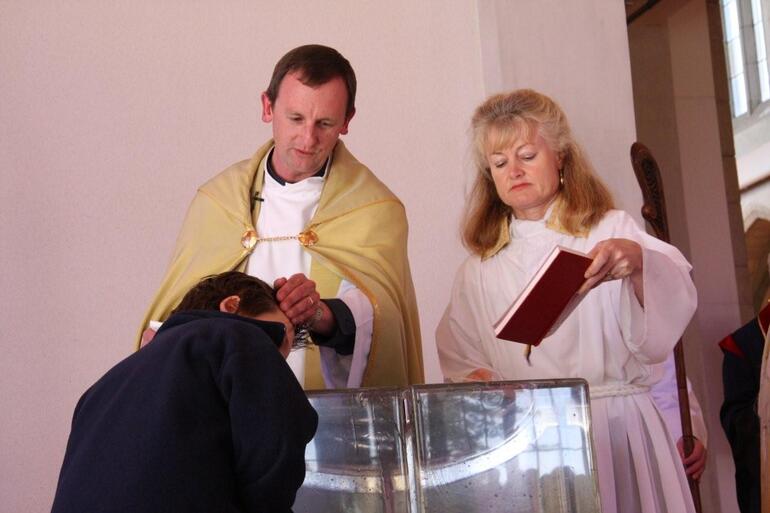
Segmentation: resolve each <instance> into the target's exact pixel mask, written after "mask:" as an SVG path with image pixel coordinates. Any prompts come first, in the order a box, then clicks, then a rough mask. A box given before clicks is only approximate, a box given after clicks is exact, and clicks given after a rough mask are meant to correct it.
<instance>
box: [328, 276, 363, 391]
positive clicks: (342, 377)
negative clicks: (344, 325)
mask: <svg viewBox="0 0 770 513" xmlns="http://www.w3.org/2000/svg"><path fill="white" fill-rule="evenodd" d="M337 298H338V299H340V300H342V301H343V302H344V303H345V305H346V306H347V307H348V308H349V309H350V313H351V314H353V319H354V320H355V323H356V338H355V342H354V346H353V354H352V355H341V354H338V353H337V351H335V350H334V348H331V347H323V346H319V350H320V355H321V374H322V375H323V378H324V383H325V384H326V388H358V387H360V386H361V383H362V381H363V379H364V371H365V370H366V362H367V361H368V359H369V350H370V349H371V346H372V325H373V320H374V310H373V309H372V304H371V303H370V302H369V299H368V298H367V297H366V295H364V293H363V292H361V291H360V290H359V289H358V287H356V286H355V285H353V284H352V283H350V282H349V281H346V280H342V283H341V284H340V289H339V291H338V292H337Z"/></svg>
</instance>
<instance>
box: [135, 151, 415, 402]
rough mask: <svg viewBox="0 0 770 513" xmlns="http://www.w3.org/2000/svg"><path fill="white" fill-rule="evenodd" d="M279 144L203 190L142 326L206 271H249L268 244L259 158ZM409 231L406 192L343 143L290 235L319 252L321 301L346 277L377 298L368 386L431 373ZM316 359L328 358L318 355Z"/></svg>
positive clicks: (316, 271) (315, 260)
mask: <svg viewBox="0 0 770 513" xmlns="http://www.w3.org/2000/svg"><path fill="white" fill-rule="evenodd" d="M272 146H273V141H272V140H271V141H269V142H268V143H267V144H265V145H264V146H262V147H261V148H260V149H259V150H258V151H257V153H256V154H255V155H254V156H253V157H252V158H251V159H250V160H244V161H242V162H239V163H237V164H234V165H232V166H230V167H229V168H227V169H225V170H224V171H223V172H222V173H220V174H219V175H217V176H215V177H214V178H212V179H211V180H210V181H208V182H207V183H206V184H204V185H203V186H202V187H200V189H198V193H197V194H196V195H195V198H194V199H193V201H192V203H191V204H190V207H189V209H188V211H187V216H186V218H185V220H184V223H183V225H182V230H181V232H180V234H179V238H178V239H177V242H176V248H175V250H174V253H173V256H172V259H171V264H170V265H169V268H168V270H167V272H166V275H165V277H164V278H163V281H162V282H161V286H160V289H159V290H158V292H157V294H156V296H155V298H154V299H153V301H152V303H151V304H150V307H149V309H148V311H147V313H146V315H145V317H144V321H143V322H142V326H141V329H140V333H141V331H142V330H144V329H145V328H146V327H147V325H148V322H149V321H150V320H159V321H163V320H165V319H166V318H167V317H168V316H169V314H170V312H171V310H173V309H174V307H175V306H176V305H177V304H179V302H180V301H181V299H182V297H183V296H184V294H185V293H186V292H187V291H188V290H189V289H191V288H192V287H193V286H194V285H196V284H197V283H198V282H199V281H200V280H201V278H203V277H205V276H209V275H212V274H218V273H221V272H225V271H231V270H239V271H245V269H246V263H247V260H248V257H249V255H250V254H251V252H252V250H253V249H254V247H255V246H256V244H260V243H263V244H269V242H264V241H263V242H260V241H259V234H258V233H256V230H255V225H256V219H257V217H258V216H259V208H260V202H259V201H254V199H253V198H255V197H259V194H260V192H261V189H262V186H263V183H264V176H263V175H264V167H262V166H260V165H259V164H260V162H261V161H262V159H263V158H264V157H265V155H266V154H267V152H268V151H269V150H270V148H271V147H272ZM407 232H408V227H407V222H406V212H405V210H404V206H403V205H402V204H401V202H400V201H399V199H398V198H397V197H396V196H395V195H394V194H393V193H392V192H390V190H389V189H388V188H387V187H386V186H385V185H384V184H383V183H382V182H380V180H379V179H377V177H375V176H374V174H373V173H372V172H371V171H369V169H368V168H366V166H364V165H363V164H361V163H360V162H358V160H356V158H355V157H354V156H353V155H351V154H350V152H348V150H347V149H346V148H345V145H344V144H343V143H342V141H338V142H337V145H336V147H335V148H334V152H333V154H332V162H331V167H330V169H329V172H328V174H327V176H326V178H325V181H324V185H323V190H322V192H321V198H320V200H319V203H318V208H317V210H316V212H315V215H314V216H313V218H312V219H311V220H310V223H309V224H308V226H307V227H306V228H305V229H304V230H303V232H302V233H301V234H287V235H295V236H298V240H299V242H300V243H301V244H302V247H303V248H304V250H305V251H308V252H310V253H311V255H312V264H311V271H310V278H311V279H313V280H314V281H316V283H317V287H318V291H319V293H320V294H321V297H322V298H329V297H334V294H335V293H336V290H337V289H336V287H338V286H339V283H340V280H341V279H345V280H347V281H349V282H351V283H353V284H354V285H355V286H356V287H358V289H359V290H360V291H361V292H362V293H363V294H364V295H366V297H367V298H368V299H369V301H370V302H371V304H372V308H373V312H374V321H373V327H372V345H371V349H370V352H369V358H368V361H367V365H366V370H365V372H364V377H363V386H403V385H409V384H416V383H422V382H423V379H424V378H423V364H422V348H421V344H420V326H419V320H418V317H417V304H416V300H415V295H414V286H413V284H412V276H411V272H410V269H409V262H408V260H407V249H406V247H407ZM138 347H139V342H137V349H138ZM313 353H315V354H316V355H317V351H313ZM308 363H310V362H308ZM313 365H316V366H317V365H319V363H318V362H317V359H316V363H314V364H313ZM307 372H308V373H309V374H310V375H312V374H313V373H314V370H313V369H309V368H308V369H307ZM315 373H316V374H320V371H319V370H315ZM307 385H308V386H310V385H316V383H312V384H311V383H310V382H308V383H307ZM306 388H308V387H306Z"/></svg>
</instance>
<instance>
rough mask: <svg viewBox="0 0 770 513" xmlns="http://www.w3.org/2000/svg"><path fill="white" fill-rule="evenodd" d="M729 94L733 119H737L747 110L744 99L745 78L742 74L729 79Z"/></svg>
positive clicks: (746, 102) (746, 103)
mask: <svg viewBox="0 0 770 513" xmlns="http://www.w3.org/2000/svg"><path fill="white" fill-rule="evenodd" d="M730 93H731V94H730V96H731V98H732V105H733V117H736V118H737V117H738V116H740V115H742V114H745V113H746V112H747V111H748V110H749V106H748V101H747V99H746V77H745V75H743V73H741V74H740V75H738V76H736V77H735V78H732V79H730Z"/></svg>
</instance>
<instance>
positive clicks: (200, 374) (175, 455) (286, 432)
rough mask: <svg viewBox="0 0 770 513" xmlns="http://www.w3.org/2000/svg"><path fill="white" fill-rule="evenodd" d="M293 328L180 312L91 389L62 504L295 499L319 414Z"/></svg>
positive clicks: (252, 507)
mask: <svg viewBox="0 0 770 513" xmlns="http://www.w3.org/2000/svg"><path fill="white" fill-rule="evenodd" d="M271 336H272V339H271ZM282 336H283V326H282V325H280V324H277V323H268V322H261V321H254V320H251V319H247V318H244V317H240V316H236V315H230V314H226V313H220V312H208V311H207V312H184V313H180V314H176V315H174V316H172V317H171V318H169V319H168V320H167V321H166V322H165V323H164V324H163V326H162V327H161V329H160V330H159V331H158V333H157V335H156V336H155V338H154V339H153V341H152V342H151V343H150V344H149V345H147V346H146V347H144V348H143V349H141V350H140V351H138V352H137V353H134V354H133V355H131V356H129V357H128V358H126V359H125V360H123V361H122V362H120V363H118V364H117V365H116V366H115V367H113V368H112V369H111V370H109V371H108V372H107V374H105V375H104V376H103V377H102V378H101V379H100V380H99V381H97V382H96V383H95V384H94V385H93V386H92V387H91V388H90V389H89V390H88V391H86V393H85V394H84V395H83V397H81V399H80V401H79V402H78V404H77V407H76V408H75V414H74V418H73V421H72V432H71V434H70V438H69V442H68V444H67V451H66V454H65V456H64V463H63V465H62V469H61V474H60V476H59V483H58V487H57V490H56V496H55V498H54V503H53V508H52V512H53V513H84V512H90V513H107V512H110V513H113V512H114V513H118V512H120V513H123V512H125V513H129V512H130V513H143V512H147V513H149V512H152V513H159V512H185V513H187V512H207V513H208V512H263V511H264V512H271V513H281V512H289V511H291V505H292V504H293V502H294V497H295V494H296V491H297V489H298V488H299V487H300V486H301V484H302V481H303V479H304V477H305V458H304V451H305V445H306V444H307V443H308V442H309V441H310V440H311V438H312V437H313V435H314V434H315V430H316V427H317V424H318V417H317V415H316V412H315V410H313V408H312V407H311V406H310V404H309V402H308V400H307V398H306V397H305V394H304V392H303V391H302V388H301V387H300V385H299V384H298V383H297V380H296V379H295V378H294V375H293V374H292V372H291V370H290V369H289V367H288V365H287V364H286V362H285V361H284V359H283V357H282V356H281V354H280V353H279V352H278V350H277V348H276V343H280V339H281V338H282Z"/></svg>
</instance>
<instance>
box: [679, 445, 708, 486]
mask: <svg viewBox="0 0 770 513" xmlns="http://www.w3.org/2000/svg"><path fill="white" fill-rule="evenodd" d="M676 448H677V449H678V450H679V457H680V458H682V463H683V464H684V472H685V474H687V476H688V477H691V478H693V479H694V480H696V481H697V480H698V479H700V476H701V475H703V471H704V470H705V469H706V452H707V451H706V448H705V447H703V444H702V443H701V441H700V440H698V439H697V438H694V439H693V446H692V452H691V453H690V455H689V456H688V457H686V458H685V457H684V439H682V438H680V439H679V441H678V442H677V443H676Z"/></svg>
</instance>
